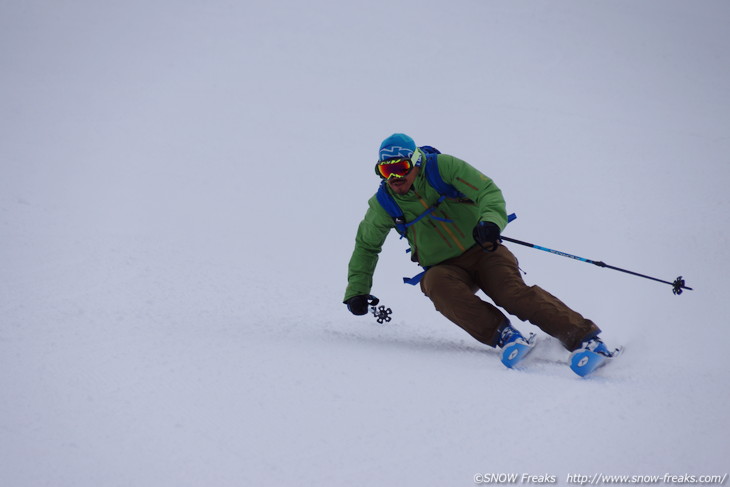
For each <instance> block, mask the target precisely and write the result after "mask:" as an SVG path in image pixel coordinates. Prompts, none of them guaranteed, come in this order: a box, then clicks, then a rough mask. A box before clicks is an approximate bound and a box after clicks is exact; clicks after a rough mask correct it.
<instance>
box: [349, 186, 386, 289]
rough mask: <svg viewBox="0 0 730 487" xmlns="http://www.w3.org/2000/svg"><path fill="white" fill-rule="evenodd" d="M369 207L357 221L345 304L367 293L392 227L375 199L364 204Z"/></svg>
mask: <svg viewBox="0 0 730 487" xmlns="http://www.w3.org/2000/svg"><path fill="white" fill-rule="evenodd" d="M368 204H369V208H368V211H367V212H366V213H365V218H363V220H362V221H361V222H360V226H359V227H358V228H357V236H356V237H355V250H353V252H352V257H351V258H350V263H349V265H348V269H347V290H346V291H345V299H344V301H347V300H348V299H350V298H351V297H353V296H357V295H359V294H370V289H371V288H372V286H373V274H374V273H375V266H376V265H377V264H378V255H379V254H380V251H381V249H382V248H383V243H385V239H386V237H387V236H388V233H389V232H390V230H391V229H392V228H394V224H393V220H392V219H391V218H390V217H389V216H388V214H387V213H386V212H385V210H384V209H383V208H382V207H381V206H380V203H378V201H377V199H376V197H375V196H373V197H372V198H370V201H369V202H368Z"/></svg>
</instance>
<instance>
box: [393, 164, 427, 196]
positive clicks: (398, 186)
mask: <svg viewBox="0 0 730 487" xmlns="http://www.w3.org/2000/svg"><path fill="white" fill-rule="evenodd" d="M420 170H421V168H420V167H414V168H413V169H411V172H409V173H408V174H406V175H405V176H403V177H402V178H399V177H392V178H390V179H389V180H388V186H390V189H392V190H393V192H394V193H396V194H406V193H407V192H408V191H410V190H411V186H413V181H415V180H416V176H418V171H420Z"/></svg>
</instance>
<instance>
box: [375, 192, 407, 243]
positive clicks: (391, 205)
mask: <svg viewBox="0 0 730 487" xmlns="http://www.w3.org/2000/svg"><path fill="white" fill-rule="evenodd" d="M376 198H377V199H378V203H380V206H382V207H383V209H384V210H385V212H386V213H388V215H390V217H391V218H392V219H393V223H395V229H396V230H397V231H398V233H399V234H400V238H403V237H405V236H406V229H407V228H408V225H406V218H405V216H404V215H403V210H401V209H400V206H398V203H396V202H395V200H394V199H393V196H392V195H391V194H390V193H389V192H388V189H387V188H386V182H385V181H383V182H382V183H380V187H379V188H378V192H377V193H376Z"/></svg>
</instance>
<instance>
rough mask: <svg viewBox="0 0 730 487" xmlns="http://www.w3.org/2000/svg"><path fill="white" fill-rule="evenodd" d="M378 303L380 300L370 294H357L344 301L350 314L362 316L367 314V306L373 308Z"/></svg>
mask: <svg viewBox="0 0 730 487" xmlns="http://www.w3.org/2000/svg"><path fill="white" fill-rule="evenodd" d="M379 302H380V300H379V299H378V298H376V297H375V296H373V295H372V294H358V295H357V296H353V297H351V298H350V299H348V300H347V301H345V304H346V305H347V309H348V310H350V313H352V314H354V315H357V316H362V315H364V314H367V312H368V306H375V305H376V304H378V303H379Z"/></svg>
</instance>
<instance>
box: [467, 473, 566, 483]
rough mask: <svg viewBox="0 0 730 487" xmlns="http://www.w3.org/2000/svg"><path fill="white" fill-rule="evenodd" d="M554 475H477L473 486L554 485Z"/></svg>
mask: <svg viewBox="0 0 730 487" xmlns="http://www.w3.org/2000/svg"><path fill="white" fill-rule="evenodd" d="M557 482H558V477H557V476H556V475H549V474H542V475H532V474H529V473H478V474H476V475H474V483H475V484H555V483H557Z"/></svg>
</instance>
